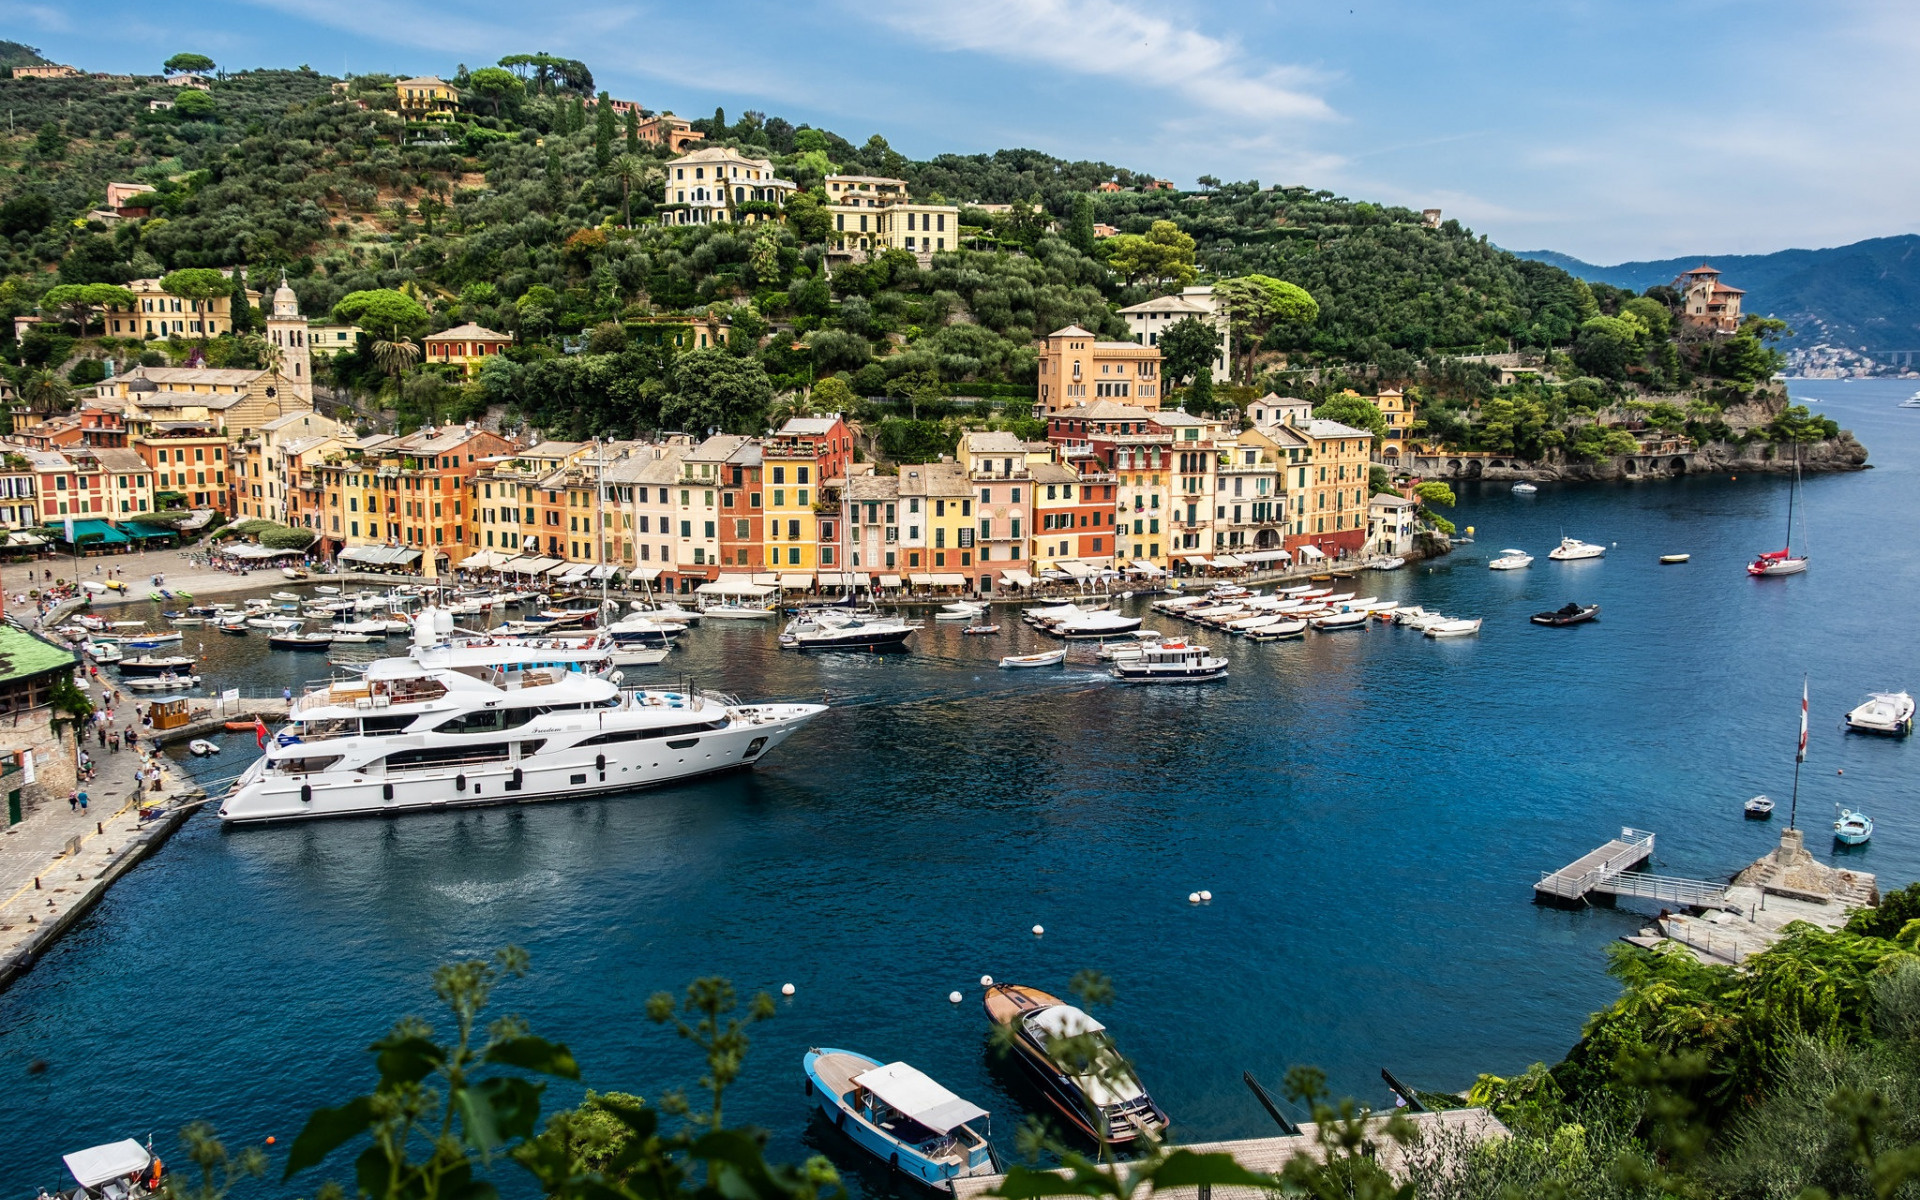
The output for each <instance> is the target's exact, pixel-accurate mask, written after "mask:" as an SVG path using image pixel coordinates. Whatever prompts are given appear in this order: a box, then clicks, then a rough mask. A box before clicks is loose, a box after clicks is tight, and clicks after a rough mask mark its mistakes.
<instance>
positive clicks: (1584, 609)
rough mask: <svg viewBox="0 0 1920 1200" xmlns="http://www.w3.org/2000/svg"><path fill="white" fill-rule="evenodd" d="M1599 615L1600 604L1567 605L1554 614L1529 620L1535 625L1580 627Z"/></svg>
mask: <svg viewBox="0 0 1920 1200" xmlns="http://www.w3.org/2000/svg"><path fill="white" fill-rule="evenodd" d="M1599 615H1600V606H1599V605H1598V604H1567V605H1563V606H1562V607H1560V608H1556V609H1554V610H1553V611H1552V612H1543V613H1535V614H1533V616H1532V617H1530V618H1528V619H1529V620H1531V621H1532V622H1533V623H1534V624H1535V625H1555V626H1560V625H1579V624H1581V623H1582V622H1585V621H1591V620H1593V619H1594V618H1595V617H1597V616H1599Z"/></svg>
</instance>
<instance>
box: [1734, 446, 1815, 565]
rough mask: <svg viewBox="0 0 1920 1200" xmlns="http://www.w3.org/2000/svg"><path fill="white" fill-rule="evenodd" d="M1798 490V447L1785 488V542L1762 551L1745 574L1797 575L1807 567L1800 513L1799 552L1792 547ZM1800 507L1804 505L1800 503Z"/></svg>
mask: <svg viewBox="0 0 1920 1200" xmlns="http://www.w3.org/2000/svg"><path fill="white" fill-rule="evenodd" d="M1799 491H1800V447H1799V445H1798V444H1796V445H1795V446H1794V448H1793V486H1792V487H1791V488H1789V489H1787V544H1786V546H1785V547H1784V548H1782V549H1779V550H1766V551H1762V552H1761V554H1760V557H1758V558H1756V559H1754V560H1753V561H1752V562H1750V563H1748V564H1747V574H1749V575H1752V576H1753V577H1754V578H1756V579H1758V578H1760V577H1762V576H1768V575H1798V574H1800V573H1801V572H1802V571H1805V570H1806V569H1807V551H1806V545H1805V543H1806V537H1805V533H1806V530H1805V529H1804V526H1805V524H1806V516H1805V515H1804V514H1802V516H1801V518H1800V522H1801V525H1802V526H1803V528H1802V530H1801V534H1802V536H1801V539H1800V540H1801V548H1800V552H1799V553H1797V554H1796V553H1794V549H1793V507H1794V500H1795V498H1796V497H1797V495H1798V494H1799ZM1802 507H1805V506H1804V505H1802Z"/></svg>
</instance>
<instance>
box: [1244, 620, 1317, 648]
mask: <svg viewBox="0 0 1920 1200" xmlns="http://www.w3.org/2000/svg"><path fill="white" fill-rule="evenodd" d="M1306 632H1307V622H1306V621H1305V620H1304V619H1301V618H1296V619H1293V620H1288V619H1286V618H1284V617H1283V618H1281V619H1280V620H1278V621H1275V622H1273V623H1272V624H1271V625H1262V626H1260V627H1259V628H1258V629H1249V630H1247V640H1248V641H1250V642H1277V641H1279V640H1280V639H1282V638H1295V637H1301V636H1303V635H1304V634H1305V633H1306Z"/></svg>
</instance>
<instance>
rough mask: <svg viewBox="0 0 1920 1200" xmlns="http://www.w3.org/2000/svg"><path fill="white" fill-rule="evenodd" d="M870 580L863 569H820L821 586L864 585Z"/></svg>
mask: <svg viewBox="0 0 1920 1200" xmlns="http://www.w3.org/2000/svg"><path fill="white" fill-rule="evenodd" d="M869 582H871V580H870V578H869V577H868V575H867V573H866V572H865V571H822V572H820V586H821V587H841V588H843V587H866V586H867V585H868V583H869Z"/></svg>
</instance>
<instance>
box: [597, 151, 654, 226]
mask: <svg viewBox="0 0 1920 1200" xmlns="http://www.w3.org/2000/svg"><path fill="white" fill-rule="evenodd" d="M607 169H608V170H609V171H611V172H612V173H613V177H614V178H615V179H618V180H619V181H620V220H621V224H622V225H623V226H624V227H625V228H627V229H632V228H633V189H634V188H636V187H645V186H646V185H647V181H648V180H649V179H650V178H652V176H653V167H652V166H651V165H650V164H648V163H647V162H646V160H644V159H642V158H641V157H640V156H639V155H637V154H622V155H620V156H619V157H618V158H616V159H614V160H613V162H612V163H610V164H608V167H607Z"/></svg>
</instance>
